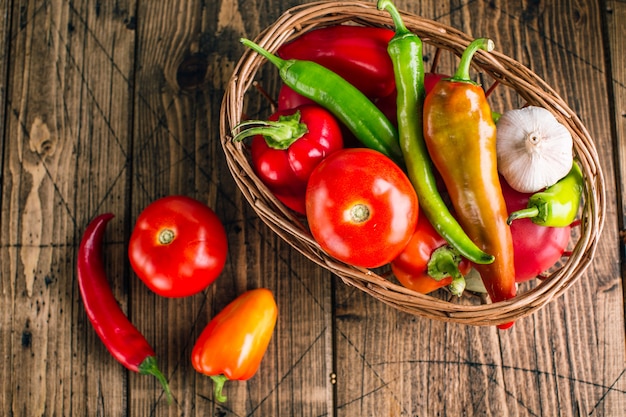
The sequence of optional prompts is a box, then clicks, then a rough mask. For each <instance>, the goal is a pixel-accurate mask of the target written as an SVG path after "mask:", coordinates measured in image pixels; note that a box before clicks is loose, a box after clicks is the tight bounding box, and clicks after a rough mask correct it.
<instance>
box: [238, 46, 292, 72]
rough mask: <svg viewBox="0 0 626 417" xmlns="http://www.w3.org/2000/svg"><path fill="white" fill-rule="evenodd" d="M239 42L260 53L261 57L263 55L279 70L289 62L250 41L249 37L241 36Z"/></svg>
mask: <svg viewBox="0 0 626 417" xmlns="http://www.w3.org/2000/svg"><path fill="white" fill-rule="evenodd" d="M240 42H241V43H242V44H244V45H245V46H247V47H248V48H250V49H252V50H253V51H255V52H257V53H258V54H259V55H261V56H262V57H264V58H265V59H267V60H268V61H270V62H271V63H272V64H274V65H275V66H276V67H277V68H278V69H279V70H282V69H283V68H284V67H285V66H287V65H288V63H289V61H288V60H285V59H282V58H280V57H278V56H276V55H274V54H272V53H271V52H269V51H268V50H266V49H263V48H262V47H261V46H259V45H257V44H256V43H254V42H252V41H251V40H250V39H246V38H241V39H240Z"/></svg>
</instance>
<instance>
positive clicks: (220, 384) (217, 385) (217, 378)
mask: <svg viewBox="0 0 626 417" xmlns="http://www.w3.org/2000/svg"><path fill="white" fill-rule="evenodd" d="M211 379H212V380H213V395H214V397H215V401H217V402H219V403H223V402H226V400H227V398H226V396H225V395H224V394H222V389H223V388H224V383H225V382H226V381H228V378H227V377H226V376H225V375H211Z"/></svg>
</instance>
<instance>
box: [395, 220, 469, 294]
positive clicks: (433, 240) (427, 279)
mask: <svg viewBox="0 0 626 417" xmlns="http://www.w3.org/2000/svg"><path fill="white" fill-rule="evenodd" d="M471 267H472V265H471V263H470V262H469V261H468V260H467V259H465V258H463V257H461V255H460V254H459V253H458V252H457V251H456V250H455V249H453V248H452V247H450V246H449V245H448V244H447V242H446V240H445V239H444V238H442V237H441V236H440V235H439V234H438V233H437V231H436V230H435V228H434V227H433V226H432V225H431V224H430V222H429V221H428V219H427V217H426V216H425V215H423V214H422V213H421V212H420V214H419V216H418V220H417V226H416V227H415V232H413V236H412V237H411V240H409V243H408V244H407V245H406V247H405V248H404V250H403V251H402V252H401V253H400V255H398V256H397V257H396V258H395V259H394V260H393V261H392V262H391V270H392V272H393V274H394V275H395V276H396V278H397V279H398V281H400V283H401V284H402V285H404V286H405V287H407V288H409V289H412V290H414V291H417V292H419V293H422V294H428V293H430V292H433V291H435V290H436V289H438V288H442V287H445V286H448V288H449V289H450V291H451V292H452V293H453V294H455V295H458V296H460V295H461V294H462V293H463V290H464V288H465V279H464V275H465V274H467V273H468V272H469V271H470V269H471Z"/></svg>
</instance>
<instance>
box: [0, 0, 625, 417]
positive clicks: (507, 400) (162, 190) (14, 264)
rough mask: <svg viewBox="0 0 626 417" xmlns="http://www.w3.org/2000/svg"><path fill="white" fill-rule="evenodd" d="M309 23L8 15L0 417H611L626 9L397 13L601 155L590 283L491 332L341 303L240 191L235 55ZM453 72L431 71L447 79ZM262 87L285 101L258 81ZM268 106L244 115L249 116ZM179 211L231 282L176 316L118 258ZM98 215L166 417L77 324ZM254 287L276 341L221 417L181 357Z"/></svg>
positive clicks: (619, 285)
mask: <svg viewBox="0 0 626 417" xmlns="http://www.w3.org/2000/svg"><path fill="white" fill-rule="evenodd" d="M302 3H305V1H296V0H263V1H256V2H243V1H234V0H222V1H220V2H201V1H185V2H180V1H176V0H163V1H159V2H147V1H132V0H126V1H116V2H101V1H93V0H79V1H72V2H69V1H67V0H45V1H44V0H12V1H6V0H0V14H2V16H3V18H2V19H0V48H2V51H1V52H0V57H1V58H0V109H1V110H0V130H1V135H2V136H1V141H0V158H1V161H2V162H1V163H0V168H1V171H0V172H1V174H0V175H1V177H0V179H1V182H2V185H1V186H2V193H1V195H0V210H1V211H0V212H1V217H0V259H1V262H0V297H1V298H0V355H1V358H2V360H0V379H1V380H2V381H3V388H2V389H1V390H0V415H6V416H34V415H38V416H53V415H54V416H57V415H59V416H83V415H89V416H92V415H93V416H122V415H123V416H207V415H212V416H222V417H225V416H243V415H245V416H350V417H351V416H369V415H376V416H378V415H390V416H418V415H419V416H435V415H436V416H460V415H465V416H557V415H563V416H570V415H592V416H611V417H613V416H618V415H622V414H623V410H624V409H626V359H625V353H626V341H625V323H624V274H625V268H624V261H623V254H624V247H625V245H624V234H623V233H624V215H625V214H626V213H625V212H624V207H625V203H626V200H624V195H625V194H624V192H625V188H624V178H626V117H624V113H625V111H626V110H625V109H626V93H625V90H624V86H625V85H626V78H625V77H626V74H625V73H624V69H625V68H626V65H624V64H625V58H624V53H623V51H624V39H625V38H626V33H625V32H624V31H625V30H626V29H625V27H626V4H625V3H624V2H623V1H610V0H609V1H607V2H600V3H598V2H592V1H585V0H576V1H575V0H556V1H553V2H536V1H520V0H514V1H504V0H493V1H486V0H470V1H451V2H439V1H435V0H425V1H422V2H413V1H409V0H397V2H396V4H397V5H398V7H399V8H401V9H404V10H407V11H410V12H413V13H417V14H420V15H422V16H424V17H427V18H430V19H434V20H436V21H439V22H442V23H445V24H449V25H452V26H454V27H456V28H458V29H461V30H463V31H465V32H467V33H468V34H470V35H472V36H476V37H477V36H489V37H492V38H493V39H494V41H495V43H496V47H497V49H498V50H499V51H502V52H503V53H505V54H507V55H509V56H511V57H513V58H515V59H517V60H518V61H519V62H521V63H523V64H524V65H526V66H528V67H529V68H531V69H532V70H533V71H534V72H536V73H537V74H538V75H540V76H541V77H542V78H544V79H545V80H546V81H547V82H548V84H550V85H551V86H553V87H554V88H555V89H556V90H557V91H558V92H559V94H560V95H561V96H562V97H563V98H564V99H565V100H566V101H567V102H568V103H569V105H570V107H571V108H572V109H574V110H575V111H576V113H577V114H578V115H579V117H580V119H581V120H582V121H583V123H584V124H585V126H586V127H587V128H588V130H589V132H590V134H591V136H592V137H593V138H594V140H595V141H596V145H597V149H598V153H599V156H600V159H601V161H602V168H603V170H604V173H605V181H606V189H607V201H608V205H607V215H606V224H605V227H604V232H603V235H602V238H601V241H600V244H599V246H598V250H597V256H596V259H595V260H594V263H593V264H592V266H591V267H590V268H589V270H588V271H587V272H586V273H585V275H584V276H583V277H582V278H581V279H580V280H579V281H578V282H577V283H576V284H575V285H574V286H573V287H572V288H570V289H569V290H568V291H567V292H566V293H565V294H564V295H563V296H562V297H560V298H559V299H557V300H554V301H553V302H552V303H550V304H549V305H548V306H546V307H545V308H544V309H542V310H540V311H539V312H537V313H535V314H533V315H531V316H530V317H527V318H525V319H522V320H520V321H519V322H517V323H516V324H515V326H514V327H513V328H512V329H511V330H509V331H497V330H496V329H494V328H488V327H480V328H476V327H467V326H462V325H457V324H445V323H442V322H438V321H432V320H427V319H423V318H420V317H415V316H411V315H407V314H405V313H400V312H398V311H396V310H393V309H392V308H390V307H388V306H387V305H385V304H383V303H382V302H380V301H377V300H375V299H373V298H372V297H371V296H369V295H366V294H365V293H363V292H361V291H360V290H357V289H355V288H353V287H350V286H348V285H346V284H344V283H343V282H342V281H341V280H340V279H338V278H337V277H334V276H333V275H332V274H331V273H330V272H328V271H326V270H324V269H322V268H320V267H318V266H316V265H314V264H313V263H312V262H311V261H309V260H308V259H305V258H304V257H303V256H302V255H300V254H299V253H298V252H297V251H295V250H294V249H293V248H291V247H290V246H289V245H288V244H287V243H285V242H284V241H283V240H282V239H281V238H280V237H278V236H277V235H276V234H275V233H274V232H272V231H271V230H270V229H269V228H268V227H267V226H266V225H265V224H264V223H263V222H262V221H261V220H260V219H259V218H258V216H257V215H256V214H255V212H254V211H253V210H252V209H251V208H250V207H249V206H248V203H247V202H246V201H245V199H244V198H243V195H242V194H241V192H240V191H239V190H238V188H237V186H236V185H235V182H234V180H233V179H232V177H231V175H230V173H229V171H228V168H227V166H226V163H225V157H224V155H223V151H222V149H221V145H220V138H219V127H218V122H219V114H220V107H221V100H222V96H223V93H224V88H225V86H226V84H227V82H228V80H229V78H230V76H231V74H232V71H233V69H234V67H235V65H236V63H237V61H238V59H239V57H240V56H241V54H242V53H243V47H242V46H241V45H240V44H239V42H238V39H239V38H240V37H241V36H246V37H254V36H256V35H257V34H258V33H259V32H260V31H261V30H262V29H263V28H265V27H266V26H268V25H269V24H270V23H272V22H273V21H274V20H275V19H277V18H278V17H279V16H280V15H281V14H282V13H283V12H284V11H285V10H287V9H288V8H290V7H293V6H296V5H298V4H302ZM604 6H606V7H604ZM5 16H6V17H7V18H6V19H5V18H4V17H5ZM433 53H434V51H432V50H427V51H426V54H427V56H426V57H427V59H428V60H429V61H428V62H427V67H428V66H429V64H430V63H431V62H432V61H431V60H432V58H433ZM456 62H457V61H456V59H454V58H453V57H451V56H443V57H442V58H441V60H440V62H439V64H438V65H439V66H438V70H439V71H440V72H449V73H450V72H452V71H453V69H454V66H455V65H456ZM476 76H477V77H479V75H478V74H476ZM259 82H260V83H261V86H262V88H263V89H265V90H266V91H268V92H269V93H270V94H271V95H275V94H276V92H277V91H278V87H279V84H278V80H277V77H276V74H275V72H274V71H272V70H271V69H270V68H266V69H265V70H264V72H263V73H262V74H261V75H260V76H259ZM490 100H491V101H492V106H493V107H494V109H497V110H499V111H503V110H505V109H507V108H511V107H519V106H522V105H524V103H523V102H522V101H521V100H520V99H519V98H518V97H517V96H516V95H515V94H512V93H511V92H510V91H507V89H499V88H497V89H496V90H495V92H494V94H493V95H492V96H491V97H490ZM268 105H269V103H268V101H267V100H266V99H263V98H257V99H254V100H251V101H250V102H248V103H247V104H246V112H247V113H248V114H249V115H251V116H254V115H261V114H264V113H266V112H267V109H268ZM172 194H185V195H189V196H191V197H194V198H197V199H199V200H201V201H204V202H206V203H207V204H208V205H209V206H210V207H212V208H213V209H214V210H215V211H216V213H217V214H218V215H219V216H220V218H221V219H222V220H223V222H224V225H225V227H226V230H227V233H228V241H229V256H228V261H227V264H226V267H225V269H224V271H223V273H222V276H221V277H220V278H219V279H218V281H216V283H215V284H214V285H212V286H211V287H209V288H208V289H207V290H205V291H204V292H203V293H201V294H198V295H196V296H192V297H188V298H184V299H164V298H161V297H158V296H156V295H155V294H153V293H151V292H150V291H149V290H148V289H147V287H145V286H144V285H143V284H142V283H141V281H139V280H138V279H137V278H136V276H135V274H134V273H133V271H132V269H131V268H130V266H129V263H128V258H127V255H126V251H127V248H128V246H127V242H128V238H129V236H130V233H131V231H132V228H133V225H134V221H135V219H136V218H137V216H138V215H139V213H140V212H141V210H142V209H143V208H144V207H145V206H146V205H147V204H149V203H150V202H152V201H154V200H155V199H157V198H159V197H162V196H165V195H172ZM101 212H112V213H114V214H115V215H116V217H115V218H114V219H113V221H112V222H111V223H110V225H109V227H108V229H107V232H106V235H105V242H104V243H105V245H104V259H105V265H106V267H107V274H108V276H109V280H110V282H111V285H112V288H113V291H114V294H115V296H116V298H117V300H118V302H119V303H120V305H121V306H122V308H123V309H124V311H125V312H126V313H127V314H128V316H129V318H130V319H131V320H132V321H133V323H134V324H135V325H136V326H137V327H138V328H139V329H140V330H141V331H142V332H143V333H144V335H145V336H146V338H147V339H148V341H149V342H150V343H151V344H152V345H153V347H154V348H155V350H156V353H157V357H158V361H159V366H160V368H161V369H162V370H163V372H164V373H165V375H166V376H167V378H168V379H169V381H170V384H171V387H172V391H173V394H174V403H173V404H172V405H168V404H167V401H166V400H165V396H164V394H163V392H162V389H161V388H160V386H159V384H158V383H157V381H156V380H155V379H154V378H152V377H149V376H143V375H138V374H135V373H132V372H129V371H127V370H125V369H124V368H123V367H122V366H121V365H119V364H118V363H117V362H115V360H114V359H113V358H112V357H111V355H110V354H109V353H108V352H107V351H106V349H105V347H104V346H103V344H102V343H101V342H100V340H99V339H98V338H97V336H96V334H95V332H94V331H93V329H92V328H91V325H90V323H89V322H88V320H87V317H86V315H85V313H84V310H83V305H82V301H81V300H80V296H79V293H78V288H77V282H76V272H75V260H76V250H77V247H78V244H79V241H80V237H81V235H82V231H83V230H84V228H85V226H86V225H87V223H88V222H89V220H91V219H92V218H93V217H94V216H95V215H96V214H98V213H101ZM620 233H621V234H620ZM257 287H267V288H270V289H271V290H272V291H273V292H274V294H275V297H276V299H277V303H278V306H279V311H280V315H279V320H278V325H277V328H276V331H275V333H274V336H273V338H272V341H271V343H270V346H269V348H268V351H267V354H266V355H265V357H264V359H263V362H262V364H261V369H260V370H259V372H258V373H257V374H256V375H255V376H254V377H253V378H252V379H250V380H249V381H231V382H228V383H227V385H226V388H225V391H224V393H225V394H226V395H227V396H228V397H229V400H228V401H227V402H226V403H224V404H218V403H216V402H215V401H214V399H213V394H212V385H211V380H210V379H209V378H208V377H206V376H204V375H200V374H198V373H196V372H195V371H194V370H193V369H192V368H191V365H190V361H189V355H190V352H191V349H192V347H193V343H194V341H195V340H196V338H197V336H198V335H199V334H200V332H201V331H202V329H203V328H204V326H205V325H206V323H208V321H209V320H210V319H211V317H213V315H215V314H216V313H217V312H218V311H219V310H220V309H221V308H223V307H224V306H225V305H226V304H227V303H228V302H229V301H230V300H232V299H233V298H234V297H235V296H236V295H238V294H240V293H241V292H243V291H245V290H246V289H251V288H257Z"/></svg>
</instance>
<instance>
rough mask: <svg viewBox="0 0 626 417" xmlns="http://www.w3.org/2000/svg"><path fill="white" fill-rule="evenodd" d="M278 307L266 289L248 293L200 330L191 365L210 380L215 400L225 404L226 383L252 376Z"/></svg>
mask: <svg viewBox="0 0 626 417" xmlns="http://www.w3.org/2000/svg"><path fill="white" fill-rule="evenodd" d="M277 318H278V307H277V306H276V301H275V300H274V296H273V295H272V292H271V291H270V290H268V289H266V288H258V289H254V290H249V291H247V292H245V293H243V294H241V295H240V296H239V297H237V298H236V299H235V300H234V301H232V302H231V303H230V304H228V305H227V306H226V307H225V308H224V309H223V310H222V311H220V312H219V313H218V314H217V315H216V316H215V317H213V319H212V320H211V321H210V322H209V324H207V326H206V327H205V328H204V330H203V331H202V333H201V334H200V336H199V337H198V340H197V341H196V343H195V345H194V347H193V350H192V352H191V364H192V365H193V367H194V369H195V370H196V371H198V372H200V373H201V374H204V375H208V376H210V377H211V379H213V382H214V388H215V399H216V400H217V401H219V402H224V401H226V397H225V396H224V395H223V394H222V388H223V386H224V383H225V382H226V381H227V380H231V381H232V380H236V381H245V380H248V379H250V378H252V377H253V376H254V374H255V373H256V372H257V370H258V368H259V365H260V363H261V360H262V359H263V356H264V355H265V351H266V350H267V346H268V345H269V343H270V339H271V338H272V333H273V332H274V327H275V326H276V320H277Z"/></svg>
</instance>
